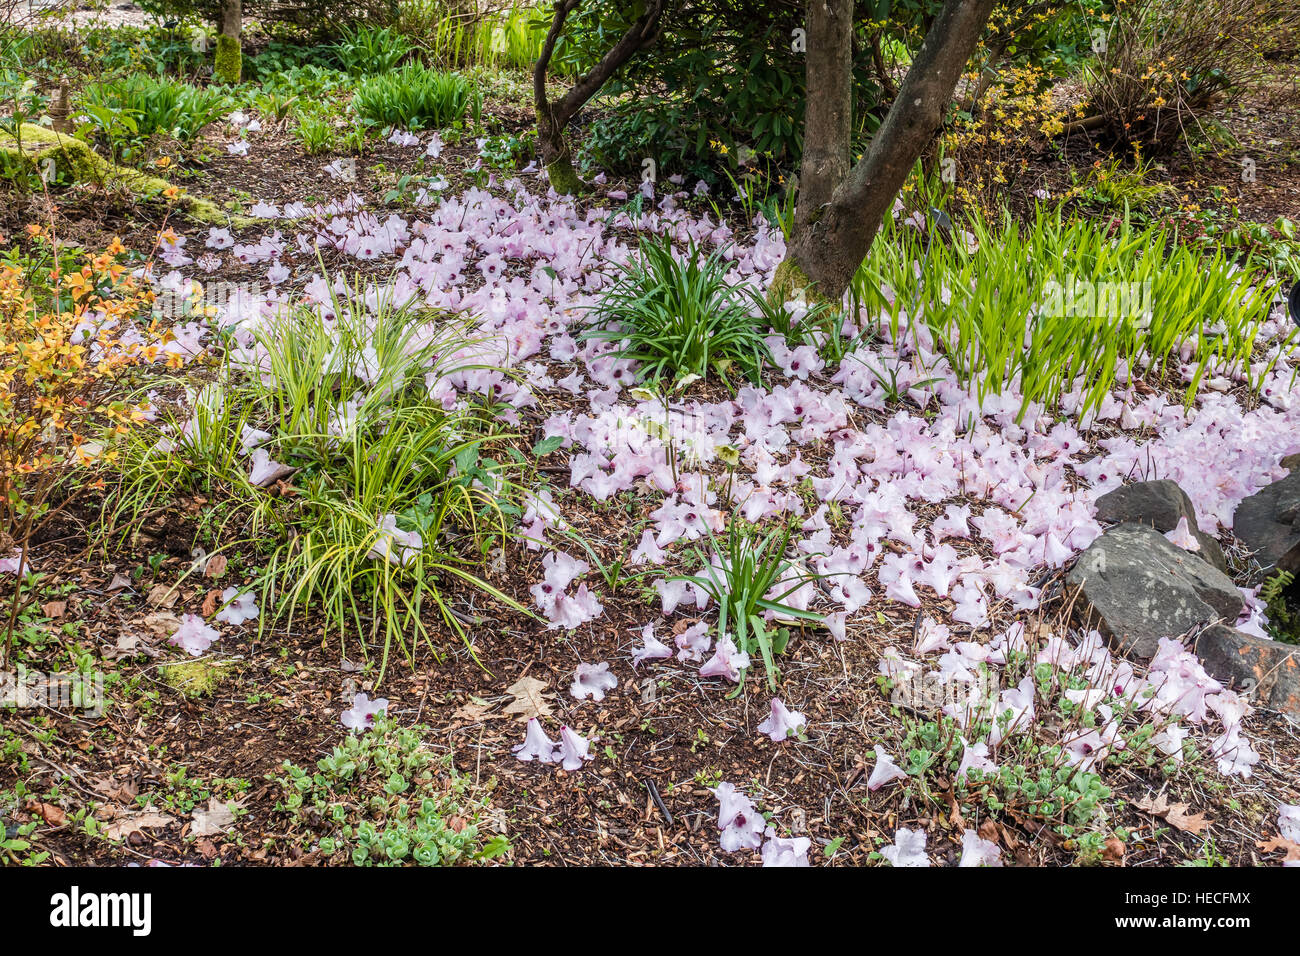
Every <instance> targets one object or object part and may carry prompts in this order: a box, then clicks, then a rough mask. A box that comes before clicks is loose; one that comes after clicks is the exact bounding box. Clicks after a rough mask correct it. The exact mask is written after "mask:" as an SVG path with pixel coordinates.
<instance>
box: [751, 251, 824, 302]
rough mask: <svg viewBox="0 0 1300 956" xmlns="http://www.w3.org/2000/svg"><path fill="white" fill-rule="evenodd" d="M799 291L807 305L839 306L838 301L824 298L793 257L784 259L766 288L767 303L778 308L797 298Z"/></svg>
mask: <svg viewBox="0 0 1300 956" xmlns="http://www.w3.org/2000/svg"><path fill="white" fill-rule="evenodd" d="M800 293H803V297H804V300H805V301H806V302H807V303H808V304H809V305H822V304H825V305H829V306H830V307H831V308H833V309H838V308H839V303H838V302H834V301H832V300H830V299H828V298H826V296H824V295H822V294H821V293H820V292H818V291H817V286H816V285H815V284H814V283H813V281H812V279H810V278H808V276H807V274H806V273H805V272H804V271H803V270H802V269H800V268H799V266H798V265H797V264H796V263H795V261H794V260H793V259H786V260H785V261H783V262H782V263H781V264H780V265H779V266H777V267H776V272H774V273H773V274H772V284H771V285H770V286H768V289H767V304H768V306H770V307H771V308H774V309H779V308H780V307H781V306H783V305H785V304H786V303H787V302H789V301H790V300H791V299H796V298H798V297H799V294H800Z"/></svg>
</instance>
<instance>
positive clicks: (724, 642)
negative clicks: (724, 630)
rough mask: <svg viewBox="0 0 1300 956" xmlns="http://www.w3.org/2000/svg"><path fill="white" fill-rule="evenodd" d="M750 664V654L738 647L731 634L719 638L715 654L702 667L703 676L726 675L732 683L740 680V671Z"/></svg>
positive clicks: (701, 674)
mask: <svg viewBox="0 0 1300 956" xmlns="http://www.w3.org/2000/svg"><path fill="white" fill-rule="evenodd" d="M748 666H749V655H748V654H747V653H745V652H744V651H742V650H738V649H737V648H736V645H735V643H734V642H733V641H732V640H731V635H729V634H724V635H723V636H722V637H720V638H719V639H718V644H717V646H716V647H715V648H714V650H713V656H712V657H711V658H709V660H708V661H707V662H706V663H705V664H704V666H703V667H701V668H700V676H701V677H725V678H726V679H727V680H729V681H731V682H732V683H739V682H740V672H741V670H743V669H744V668H746V667H748Z"/></svg>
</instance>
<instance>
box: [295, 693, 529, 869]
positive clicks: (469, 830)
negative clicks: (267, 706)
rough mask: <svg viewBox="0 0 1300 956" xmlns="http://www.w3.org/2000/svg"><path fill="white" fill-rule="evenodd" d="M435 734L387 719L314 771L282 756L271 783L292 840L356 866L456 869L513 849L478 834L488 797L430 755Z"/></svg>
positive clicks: (351, 737)
mask: <svg viewBox="0 0 1300 956" xmlns="http://www.w3.org/2000/svg"><path fill="white" fill-rule="evenodd" d="M430 736H431V731H430V729H429V728H428V727H426V726H420V725H417V726H415V727H410V728H405V727H398V726H396V725H395V724H394V723H393V722H392V721H391V720H390V719H389V718H388V717H387V716H385V715H382V714H381V715H379V716H378V717H377V718H376V719H375V725H374V727H372V728H371V729H370V730H368V731H367V732H366V733H364V734H359V735H353V734H349V735H348V736H347V737H345V738H344V739H343V741H342V743H340V744H339V745H338V746H336V747H335V748H334V751H333V753H331V754H330V755H329V756H327V757H322V758H321V759H320V760H318V761H317V762H316V767H315V770H314V771H313V770H309V769H305V768H302V767H299V766H297V765H295V764H293V763H291V762H289V761H287V760H286V761H285V762H284V764H283V765H282V768H281V769H282V770H283V773H284V775H283V776H279V777H275V778H274V780H275V782H276V783H278V784H279V786H280V795H279V799H278V800H277V802H276V806H275V809H276V811H277V812H278V813H281V814H283V815H284V816H285V818H286V820H287V826H286V829H287V830H288V833H287V834H286V836H288V837H289V838H291V839H295V840H302V841H304V843H305V848H306V849H309V850H319V851H320V853H321V854H322V855H324V856H326V857H329V856H333V855H334V854H335V853H343V854H345V855H346V857H347V859H348V860H349V861H350V862H351V863H353V864H354V865H356V866H376V865H379V866H396V865H402V864H407V863H414V864H417V865H419V866H454V865H456V864H458V863H470V862H473V861H476V860H491V859H494V858H496V857H500V856H503V855H505V854H506V853H508V852H509V850H510V843H509V841H508V840H507V839H506V838H505V837H504V836H496V837H491V838H488V837H487V836H486V835H485V834H484V833H483V832H482V829H481V823H482V820H483V817H484V816H485V815H486V811H487V810H488V809H489V804H488V801H487V799H486V796H483V795H478V794H474V793H473V791H474V790H475V789H476V788H475V787H474V786H473V785H472V783H471V781H470V780H469V779H468V778H467V777H465V776H463V775H461V774H460V773H458V772H457V771H456V768H455V767H454V766H453V765H452V762H451V759H450V758H449V757H438V756H435V755H434V754H433V753H431V752H430V750H429V746H428V744H427V743H426V741H427V740H428V739H430ZM489 785H490V784H489Z"/></svg>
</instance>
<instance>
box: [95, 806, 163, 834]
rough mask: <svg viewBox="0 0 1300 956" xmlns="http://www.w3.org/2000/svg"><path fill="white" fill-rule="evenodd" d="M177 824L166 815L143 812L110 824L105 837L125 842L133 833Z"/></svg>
mask: <svg viewBox="0 0 1300 956" xmlns="http://www.w3.org/2000/svg"><path fill="white" fill-rule="evenodd" d="M175 822H176V820H175V818H173V817H171V816H168V815H167V814H165V813H158V812H157V811H155V810H142V811H141V812H140V813H132V814H128V815H127V816H124V817H121V818H119V819H117V820H114V821H113V822H112V823H110V824H108V825H107V826H106V827H104V836H106V837H108V838H109V839H110V840H125V839H126V838H127V837H129V836H130V835H131V834H132V833H139V832H140V831H141V830H145V829H150V830H152V829H154V828H155V827H169V826H171V825H172V824H173V823H175Z"/></svg>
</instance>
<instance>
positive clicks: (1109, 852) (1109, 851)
mask: <svg viewBox="0 0 1300 956" xmlns="http://www.w3.org/2000/svg"><path fill="white" fill-rule="evenodd" d="M1125 849H1126V848H1125V846H1124V841H1123V840H1121V839H1120V838H1119V837H1111V838H1110V839H1109V840H1107V841H1106V849H1104V850H1102V851H1101V858H1102V859H1103V860H1108V861H1110V862H1111V863H1119V864H1121V865H1122V864H1123V863H1124V850H1125Z"/></svg>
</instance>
